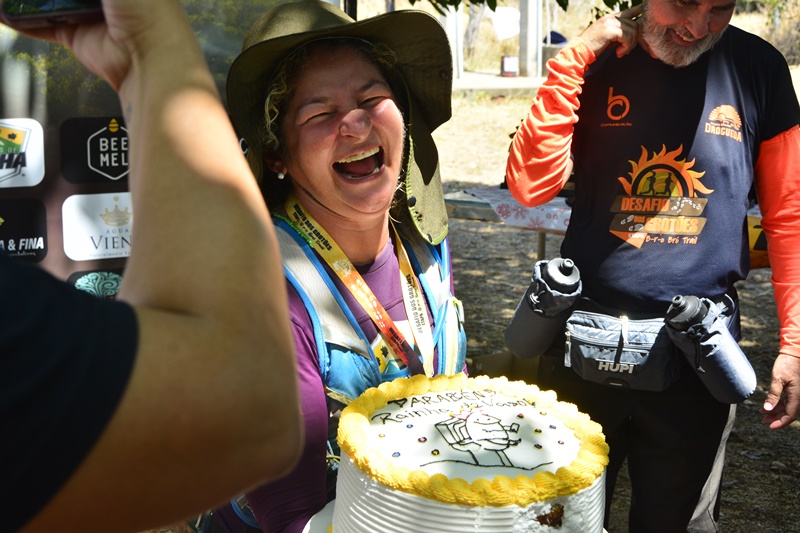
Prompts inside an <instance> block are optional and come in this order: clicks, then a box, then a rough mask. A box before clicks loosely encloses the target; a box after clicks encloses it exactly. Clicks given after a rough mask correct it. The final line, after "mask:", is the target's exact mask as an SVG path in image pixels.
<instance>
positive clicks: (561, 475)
mask: <svg viewBox="0 0 800 533" xmlns="http://www.w3.org/2000/svg"><path fill="white" fill-rule="evenodd" d="M461 389H468V390H474V391H480V390H491V391H495V392H498V393H503V394H506V395H509V396H512V397H517V398H523V399H525V400H526V401H528V402H529V403H531V404H534V405H536V406H537V407H540V408H542V409H549V410H551V411H552V412H553V413H554V414H556V415H557V416H559V418H561V419H562V420H563V421H564V424H565V425H566V426H567V427H568V428H569V429H571V430H572V431H573V432H574V434H575V436H576V438H578V440H579V441H580V450H579V452H578V455H577V457H576V458H575V459H574V460H573V462H572V463H571V464H570V465H568V466H563V467H561V468H559V469H558V470H557V471H556V473H552V472H538V473H536V474H535V475H534V476H533V478H531V477H529V476H524V475H519V476H517V477H515V478H514V479H511V478H509V477H506V476H497V477H496V478H495V479H494V480H492V481H489V480H484V479H477V480H475V481H473V482H472V483H467V482H466V481H465V480H463V479H448V478H447V476H444V475H442V474H434V475H432V476H431V475H428V474H426V473H425V472H423V471H421V470H410V469H408V468H405V467H400V466H396V465H394V464H392V463H391V462H390V461H388V460H386V459H385V458H384V457H383V456H381V455H380V454H379V453H377V452H376V451H372V450H370V449H369V447H368V446H365V445H364V444H365V442H366V439H367V430H368V428H369V425H370V421H369V419H370V416H371V415H372V414H373V413H374V412H375V411H376V410H378V409H381V408H383V407H385V406H386V405H387V404H388V402H389V401H391V400H394V399H398V398H404V397H409V396H415V395H422V394H426V393H428V392H441V391H445V390H461ZM338 440H339V445H340V446H341V449H342V452H343V453H346V454H347V455H348V456H350V457H351V458H352V460H353V462H354V463H355V464H356V465H357V466H358V467H359V468H360V469H362V470H363V471H364V472H366V473H368V474H369V475H370V476H371V477H373V478H374V479H376V480H378V481H380V482H381V483H383V484H385V485H387V486H389V487H391V488H393V489H395V490H400V491H402V492H406V493H409V494H416V495H419V496H423V497H426V498H429V499H433V500H436V501H440V502H444V503H451V504H457V505H468V506H494V507H504V506H507V505H519V506H526V505H529V504H531V503H535V502H541V501H546V500H550V499H552V498H555V497H557V496H559V495H569V494H575V493H576V492H579V491H580V490H583V489H585V488H588V487H589V486H591V485H592V483H594V481H595V480H596V479H597V477H598V476H599V475H601V474H602V472H603V470H604V469H605V467H606V465H607V464H608V444H607V443H606V442H605V436H604V435H603V434H602V432H601V428H600V425H599V424H597V423H596V422H593V421H592V420H590V418H589V416H588V415H586V414H584V413H581V412H579V411H578V409H577V407H576V406H575V405H574V404H570V403H566V402H558V401H557V397H556V394H555V392H553V391H542V390H540V389H539V388H538V387H536V386H535V385H529V384H527V383H525V382H523V381H512V382H509V381H508V380H507V379H506V378H489V377H488V376H478V377H475V378H467V376H466V375H465V374H463V373H460V374H456V375H454V376H445V375H438V376H435V377H433V378H427V377H425V376H422V375H419V376H413V377H410V378H401V379H396V380H394V381H392V382H387V383H383V384H381V385H380V386H379V387H376V388H372V389H369V390H367V391H366V392H365V393H364V394H362V395H361V396H360V397H358V398H357V399H355V400H354V401H352V402H351V403H350V405H348V406H347V407H346V408H345V409H344V411H343V412H342V415H341V420H340V421H339V434H338Z"/></svg>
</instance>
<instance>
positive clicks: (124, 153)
mask: <svg viewBox="0 0 800 533" xmlns="http://www.w3.org/2000/svg"><path fill="white" fill-rule="evenodd" d="M128 171H129V170H128V130H127V129H125V126H124V122H123V119H122V118H116V117H111V118H71V119H68V120H65V121H64V123H63V124H62V125H61V172H62V174H63V175H64V179H66V180H67V181H68V182H70V183H76V184H81V183H108V182H109V181H112V182H114V181H123V182H124V181H125V180H127V178H128Z"/></svg>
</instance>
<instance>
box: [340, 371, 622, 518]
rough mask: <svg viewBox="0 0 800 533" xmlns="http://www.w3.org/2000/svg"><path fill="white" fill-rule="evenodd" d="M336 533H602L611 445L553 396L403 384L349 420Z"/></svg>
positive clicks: (454, 384) (351, 410) (438, 381)
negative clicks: (419, 532) (426, 532)
mask: <svg viewBox="0 0 800 533" xmlns="http://www.w3.org/2000/svg"><path fill="white" fill-rule="evenodd" d="M338 440H339V445H340V446H341V450H342V455H341V464H340V467H339V475H338V481H337V488H336V505H335V507H334V513H333V533H375V532H381V533H409V532H412V531H436V532H437V533H449V532H453V533H463V532H465V531H471V532H498V533H510V532H522V531H525V532H535V531H558V532H559V533H600V532H602V531H603V508H604V503H605V490H604V478H605V468H606V465H607V464H608V445H607V444H606V442H605V436H604V435H603V433H602V430H601V427H600V425H599V424H597V423H595V422H592V421H591V420H590V419H589V417H588V416H587V415H586V414H583V413H580V412H579V411H578V409H577V408H576V407H575V406H574V405H573V404H569V403H565V402H559V401H557V400H556V395H555V393H554V392H552V391H541V390H539V388H538V387H536V386H533V385H528V384H526V383H524V382H521V381H513V382H510V381H508V380H507V379H505V378H488V377H485V376H480V377H477V378H467V377H466V376H465V375H464V374H458V375H456V376H452V377H447V376H437V377H434V378H432V379H428V378H426V377H425V376H415V377H412V378H402V379H398V380H395V381H392V382H391V383H384V384H382V385H381V386H380V387H378V388H372V389H369V390H368V391H366V392H365V393H364V394H363V395H361V396H360V397H359V398H357V399H356V400H355V401H353V402H352V403H351V404H350V405H348V406H347V407H346V408H345V409H344V411H343V412H342V417H341V421H340V423H339V434H338Z"/></svg>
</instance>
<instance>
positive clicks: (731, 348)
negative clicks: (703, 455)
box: [665, 295, 756, 403]
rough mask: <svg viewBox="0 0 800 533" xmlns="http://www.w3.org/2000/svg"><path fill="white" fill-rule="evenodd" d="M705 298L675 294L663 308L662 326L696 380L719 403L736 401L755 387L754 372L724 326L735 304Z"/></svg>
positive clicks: (742, 398) (745, 397)
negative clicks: (727, 305)
mask: <svg viewBox="0 0 800 533" xmlns="http://www.w3.org/2000/svg"><path fill="white" fill-rule="evenodd" d="M728 299H729V300H730V303H729V305H730V306H731V307H729V308H728V307H726V305H725V303H724V302H721V303H719V304H717V303H714V302H713V301H711V300H709V299H707V298H698V297H696V296H682V295H679V296H675V297H674V298H673V299H672V303H671V304H670V306H669V309H668V310H667V315H666V320H665V323H666V329H667V334H668V335H669V337H670V339H671V340H672V342H673V343H674V344H675V345H676V346H677V347H678V348H680V350H681V351H682V352H683V354H684V355H685V356H686V359H687V361H688V362H689V364H690V365H691V367H692V368H693V369H694V370H695V372H696V373H697V375H698V377H699V378H700V381H702V382H703V384H704V385H705V386H706V388H707V389H708V390H709V392H711V394H712V395H713V396H714V398H716V399H717V400H719V401H720V402H723V403H739V402H741V401H743V400H745V399H747V398H748V397H749V396H750V395H751V394H753V392H754V391H755V388H756V374H755V371H754V370H753V367H752V366H751V365H750V361H749V360H748V359H747V356H746V355H745V354H744V353H743V352H742V350H741V349H740V348H739V344H738V343H737V342H736V340H735V339H734V338H733V336H732V335H731V333H730V331H729V329H728V325H727V324H728V321H729V319H730V315H731V314H732V313H726V311H728V310H729V309H732V306H733V305H735V304H734V303H733V300H732V299H730V298H728Z"/></svg>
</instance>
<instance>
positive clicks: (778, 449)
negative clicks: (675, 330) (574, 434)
mask: <svg viewBox="0 0 800 533" xmlns="http://www.w3.org/2000/svg"><path fill="white" fill-rule="evenodd" d="M528 105H529V100H528V99H526V98H525V99H523V98H512V99H505V98H495V99H491V98H487V97H483V98H475V97H472V98H467V97H461V98H456V99H455V101H454V117H453V119H452V120H451V122H450V123H448V124H446V125H444V126H443V127H442V128H440V129H439V130H437V132H435V133H434V136H435V137H436V142H437V144H438V146H439V149H440V154H441V155H440V157H441V161H442V175H443V181H444V186H445V189H446V191H458V190H464V189H469V188H475V187H481V186H489V185H497V184H499V183H500V182H501V181H502V176H503V169H504V163H505V156H506V153H507V148H508V142H509V138H508V134H509V133H511V132H513V130H514V128H515V127H516V125H517V124H518V123H519V120H520V119H521V118H522V116H523V115H524V112H525V111H526V110H527V107H528ZM450 239H451V249H452V256H453V271H454V275H455V284H456V295H457V296H458V297H459V298H460V299H461V300H462V301H463V303H464V307H465V310H466V328H467V335H468V338H469V344H468V356H469V357H470V358H471V359H472V361H473V368H474V369H476V370H477V371H486V372H487V373H488V372H496V371H497V368H496V365H490V364H488V363H484V364H482V362H481V359H480V358H481V356H486V355H488V354H497V353H500V352H503V351H504V350H505V344H504V341H503V334H504V331H505V328H506V326H507V325H508V323H509V321H510V319H511V317H512V315H513V313H514V309H515V308H516V306H517V303H518V302H519V299H520V298H521V296H522V294H523V293H524V291H525V289H526V288H527V286H528V284H529V282H530V276H531V271H532V268H533V264H534V262H535V261H536V260H537V257H536V242H537V241H536V234H535V233H534V232H528V231H524V230H520V229H517V228H513V227H509V226H505V225H503V224H501V223H491V222H479V221H470V220H451V228H450ZM560 239H561V238H560V236H557V235H548V236H547V241H546V242H547V247H546V258H548V259H549V258H552V257H556V256H558V247H559V244H560ZM769 280H770V271H769V269H758V270H755V271H753V272H752V273H751V274H750V276H749V278H748V279H747V280H746V281H744V282H741V283H740V284H739V286H738V289H739V293H740V296H741V303H742V317H743V323H742V325H743V334H744V340H743V342H742V344H741V346H742V349H743V350H744V352H745V353H746V354H747V355H748V357H749V358H750V361H751V363H752V365H753V367H754V369H755V371H756V373H757V376H758V380H759V386H758V390H757V391H756V392H755V394H754V395H753V396H752V397H751V398H750V399H748V400H747V401H745V402H744V403H743V404H741V405H740V406H739V408H738V413H737V420H736V423H735V426H734V429H733V433H732V435H731V438H730V441H729V446H728V450H727V456H726V469H725V474H724V478H723V492H722V505H721V517H720V530H721V531H723V532H726V533H752V532H754V531H764V532H780V533H787V532H800V506H798V505H797V502H798V501H800V453H798V452H800V423H798V422H795V423H794V424H792V426H791V427H788V428H785V429H783V430H780V431H771V430H769V429H768V428H767V427H766V426H765V425H764V424H762V422H761V419H762V416H761V415H760V413H759V408H760V406H761V404H762V403H763V401H764V398H765V396H766V390H767V387H768V385H769V379H770V370H771V367H772V361H773V359H774V357H775V355H776V354H777V346H778V343H777V340H778V336H777V335H778V324H777V320H776V314H775V306H774V301H773V298H772V286H771V284H770V281H769ZM496 359H497V358H495V360H496ZM484 361H488V360H486V359H485V360H484ZM501 361H503V360H502V359H501ZM510 361H511V360H510V359H509V360H506V361H505V362H506V363H507V365H506V366H505V370H506V371H507V372H510V373H511V374H512V377H517V378H526V379H531V380H532V379H533V378H531V376H532V373H533V368H532V366H531V365H530V363H525V364H520V363H519V362H517V363H516V364H513V365H511V364H510ZM620 485H621V486H620V487H619V488H618V493H617V495H616V497H615V507H614V516H613V520H612V524H611V527H610V529H609V533H615V532H622V531H627V517H626V512H627V511H626V508H627V502H628V500H629V497H630V489H629V485H628V483H627V479H622V480H621V481H620Z"/></svg>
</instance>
